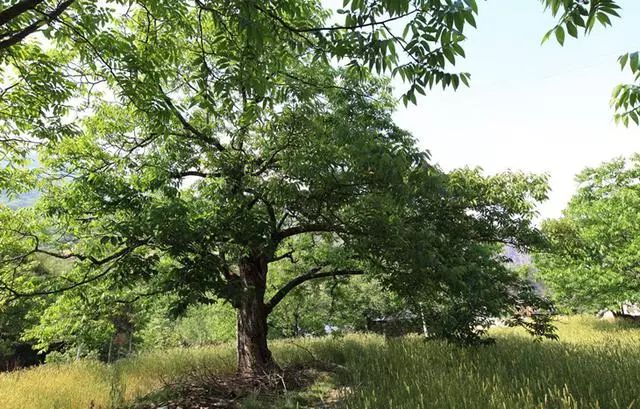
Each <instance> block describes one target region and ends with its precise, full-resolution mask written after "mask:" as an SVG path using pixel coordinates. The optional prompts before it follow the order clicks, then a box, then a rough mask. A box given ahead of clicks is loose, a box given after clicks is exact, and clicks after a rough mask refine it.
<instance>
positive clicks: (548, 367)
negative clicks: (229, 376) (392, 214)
mask: <svg viewBox="0 0 640 409" xmlns="http://www.w3.org/2000/svg"><path fill="white" fill-rule="evenodd" d="M557 326H558V330H559V336H560V338H561V340H560V341H559V342H553V341H543V342H533V341H532V339H531V338H529V337H527V336H526V335H525V334H523V333H521V332H519V331H516V330H511V329H496V330H494V331H493V335H494V336H495V337H496V343H495V344H494V345H489V346H483V347H476V348H460V347H456V346H453V345H449V344H446V343H441V342H425V341H423V340H422V339H420V338H419V337H406V338H404V339H392V340H385V339H384V338H383V337H381V336H378V335H365V334H360V335H358V334H356V335H349V336H346V337H343V338H321V339H296V340H291V341H290V340H281V341H276V342H273V344H272V349H273V351H274V354H275V355H276V357H277V359H278V361H279V362H280V363H281V364H282V365H289V364H304V363H306V364H311V363H312V361H315V360H320V361H324V362H331V363H333V364H337V365H338V366H337V367H339V368H342V369H341V370H338V371H337V372H336V373H335V374H334V376H332V377H331V378H330V379H329V380H327V379H323V380H321V381H319V383H318V384H317V385H312V386H311V387H310V389H312V390H313V389H314V388H315V390H314V391H312V392H314V393H315V394H316V395H319V396H316V397H317V399H316V402H317V404H309V403H304V402H308V401H304V400H300V399H298V397H299V396H300V395H301V394H300V393H297V394H296V396H295V397H293V398H288V397H285V398H283V399H282V400H281V401H278V402H277V403H273V402H271V403H270V404H269V405H267V404H266V403H264V404H261V403H260V402H259V401H251V402H249V401H247V402H246V407H251V408H257V407H267V406H268V407H274V408H275V407H277V408H289V407H290V408H296V407H319V408H321V407H328V406H326V405H323V404H322V400H323V399H322V396H321V395H322V394H331V392H332V390H331V389H333V390H334V391H333V392H335V391H340V392H339V394H338V395H339V397H340V399H337V400H338V401H339V403H337V404H334V403H332V404H333V405H334V406H336V407H340V408H345V409H365V408H366V409H379V408H407V409H409V408H507V409H509V408H523V409H525V408H563V409H564V408H593V409H596V408H602V409H604V408H624V409H629V408H640V349H639V348H638V345H639V344H640V329H635V328H632V327H629V326H628V325H624V324H618V323H608V322H602V321H597V320H596V319H594V318H590V317H572V318H564V319H560V320H559V321H558V322H557ZM233 363H234V357H233V347H232V346H231V345H224V346H216V347H209V348H197V349H182V350H179V349H176V350H171V351H162V352H157V353H152V354H145V355H142V356H139V357H136V358H131V359H128V360H122V361H119V362H118V363H116V364H113V365H110V366H107V365H104V364H100V363H96V362H89V361H80V362H75V363H72V364H54V365H44V366H41V367H37V368H33V369H27V370H21V371H16V372H12V373H5V374H0V407H2V408H3V409H27V408H29V409H45V408H46V409H52V408H59V409H62V408H64V409H67V408H73V409H87V408H90V407H92V405H93V407H94V408H110V407H117V406H123V405H126V404H131V403H132V402H134V401H135V400H136V399H139V398H140V397H142V396H144V395H146V394H148V393H150V392H153V391H155V390H158V389H159V388H161V387H162V385H163V384H164V383H165V382H170V381H171V380H172V379H175V378H179V377H180V376H181V375H184V374H187V373H192V372H193V371H214V372H216V373H220V374H224V373H230V372H232V371H233ZM311 394H312V395H313V393H311ZM333 395H334V397H335V395H336V393H333ZM331 401H332V402H335V401H336V399H332V400H331Z"/></svg>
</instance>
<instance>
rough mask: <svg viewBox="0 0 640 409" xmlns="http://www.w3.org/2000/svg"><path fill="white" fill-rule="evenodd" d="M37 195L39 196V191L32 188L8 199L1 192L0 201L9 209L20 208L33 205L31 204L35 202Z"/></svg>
mask: <svg viewBox="0 0 640 409" xmlns="http://www.w3.org/2000/svg"><path fill="white" fill-rule="evenodd" d="M39 197H40V192H39V191H37V190H32V191H30V192H27V193H23V194H21V195H18V196H17V197H15V198H12V199H9V198H8V197H7V195H5V194H1V195H0V203H2V204H6V205H7V206H9V207H10V208H11V209H20V208H23V207H30V206H33V204H34V203H35V202H36V200H38V198H39Z"/></svg>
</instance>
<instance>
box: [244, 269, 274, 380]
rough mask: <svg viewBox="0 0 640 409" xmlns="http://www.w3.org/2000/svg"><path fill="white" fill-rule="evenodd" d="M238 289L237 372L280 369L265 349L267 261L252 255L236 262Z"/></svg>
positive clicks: (246, 372)
mask: <svg viewBox="0 0 640 409" xmlns="http://www.w3.org/2000/svg"><path fill="white" fill-rule="evenodd" d="M240 281H241V287H240V288H241V290H240V294H239V296H238V305H237V307H238V310H237V358H238V373H240V374H243V375H247V376H256V375H264V374H267V373H272V372H275V371H278V370H279V369H280V368H279V367H278V365H277V364H276V363H275V361H274V360H273V357H272V355H271V351H269V348H268V346H267V315H268V314H267V308H266V306H265V304H264V293H265V289H266V283H267V259H266V257H264V256H252V257H250V258H246V259H244V260H242V262H241V263H240Z"/></svg>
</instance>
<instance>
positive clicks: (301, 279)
mask: <svg viewBox="0 0 640 409" xmlns="http://www.w3.org/2000/svg"><path fill="white" fill-rule="evenodd" d="M321 269H322V267H316V268H312V269H311V270H309V272H308V273H306V274H303V275H301V276H298V277H296V278H294V279H293V280H291V281H289V282H288V283H287V284H285V285H284V287H282V288H280V289H279V290H278V291H277V292H276V293H275V295H274V296H273V297H271V299H270V300H269V302H268V303H267V304H266V305H265V307H266V310H267V314H269V313H270V312H271V311H272V310H273V309H274V308H275V307H276V305H278V304H279V303H280V301H282V299H283V298H284V297H286V295H287V294H289V293H290V292H291V290H293V289H294V288H296V287H297V286H299V285H300V284H302V283H305V282H307V281H309V280H315V279H318V278H326V277H338V276H353V275H363V274H365V272H364V271H362V270H333V271H325V272H321V271H320V270H321Z"/></svg>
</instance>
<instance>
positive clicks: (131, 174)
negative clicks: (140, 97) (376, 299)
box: [3, 65, 546, 374]
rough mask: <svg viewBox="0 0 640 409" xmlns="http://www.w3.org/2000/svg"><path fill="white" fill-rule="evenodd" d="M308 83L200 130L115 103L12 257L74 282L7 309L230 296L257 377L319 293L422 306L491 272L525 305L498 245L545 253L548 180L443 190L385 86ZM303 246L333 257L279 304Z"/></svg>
mask: <svg viewBox="0 0 640 409" xmlns="http://www.w3.org/2000/svg"><path fill="white" fill-rule="evenodd" d="M301 71H302V72H301V73H298V74H297V75H296V77H299V76H302V75H305V76H307V77H311V78H310V80H309V81H307V82H308V83H309V84H310V85H307V86H302V85H299V84H298V83H297V81H296V87H295V88H292V89H294V90H295V92H292V94H291V97H290V99H289V101H287V102H283V103H281V104H280V105H279V106H277V107H273V109H262V110H260V111H257V112H259V113H260V114H259V115H257V114H256V113H255V112H256V111H254V112H253V113H252V114H251V115H257V116H255V117H251V120H249V121H243V120H242V119H241V118H240V119H235V118H234V117H233V111H232V112H230V113H228V114H225V112H227V111H226V110H227V109H228V108H225V110H221V111H218V112H216V111H214V110H211V111H209V109H212V108H211V107H206V108H199V109H198V108H195V109H192V111H191V114H190V116H189V119H187V118H185V116H183V114H180V113H178V111H177V108H175V109H176V111H171V112H170V115H164V116H162V115H158V112H154V113H153V114H152V115H149V114H148V113H146V112H144V111H139V110H138V109H136V107H135V106H134V105H132V104H121V103H116V102H106V101H104V102H102V103H101V104H100V106H99V107H97V108H96V112H95V114H94V115H91V116H89V117H87V118H85V119H84V120H83V121H82V122H81V123H80V124H78V125H79V127H80V128H81V129H82V130H83V132H82V134H81V135H78V136H74V137H69V138H65V139H63V140H62V141H61V142H60V143H58V144H55V145H50V146H49V147H48V149H47V150H46V151H43V152H42V161H43V163H44V164H45V165H46V166H47V173H45V174H43V175H42V176H41V177H42V178H43V179H42V184H41V187H42V189H43V191H44V195H45V197H44V199H43V202H42V203H41V204H40V207H39V208H36V209H35V210H32V209H28V210H23V211H22V212H19V214H15V213H11V214H9V213H6V214H4V220H3V226H4V228H3V233H4V236H3V242H4V243H7V242H11V243H14V247H15V246H23V247H24V250H23V253H24V256H27V257H22V258H16V257H7V258H5V259H4V261H5V263H4V264H5V265H6V266H7V267H9V266H10V265H11V262H14V263H16V262H17V263H20V262H22V261H25V260H28V255H30V254H38V253H43V254H48V255H50V256H53V257H59V258H65V259H74V260H76V268H75V270H73V271H72V272H71V273H69V274H65V275H63V276H57V277H56V276H54V277H51V280H50V281H48V282H47V283H46V287H44V288H40V289H37V290H36V291H33V289H31V290H27V291H25V290H23V289H20V288H19V287H17V288H16V286H14V285H13V283H11V282H8V281H7V280H5V282H4V285H3V287H4V289H5V291H6V292H7V295H8V296H9V297H13V298H20V297H23V296H27V295H30V294H34V293H38V292H43V293H50V292H56V291H64V290H66V289H72V288H76V287H78V286H79V285H83V284H90V283H93V282H96V281H98V280H101V279H105V278H109V280H110V281H111V282H113V283H114V284H113V285H114V286H121V287H122V286H124V287H127V286H128V287H135V286H137V285H139V283H140V282H144V283H145V288H149V287H151V288H153V289H154V290H157V291H166V292H172V293H174V294H177V295H178V296H179V297H180V301H181V302H183V303H184V304H187V303H190V302H196V301H207V300H209V299H210V298H211V297H215V298H223V299H226V300H228V301H229V302H230V303H231V304H232V305H233V306H234V307H236V309H237V311H238V318H237V333H238V365H239V370H240V371H242V372H244V373H252V374H253V373H261V372H264V371H270V370H273V369H275V368H276V365H275V363H274V362H273V360H272V358H271V354H270V352H269V350H268V347H267V317H268V315H269V313H270V312H271V311H272V310H273V309H274V308H276V307H277V305H278V304H279V303H280V301H281V300H282V299H283V298H284V297H285V296H286V295H287V294H288V293H289V292H290V291H291V290H292V289H294V288H296V287H297V286H298V285H301V284H303V283H305V282H306V281H309V280H312V279H319V278H324V277H333V276H343V275H355V274H365V273H366V274H373V275H376V276H377V277H379V278H380V279H381V280H382V282H383V283H385V284H386V285H387V286H388V287H389V288H391V289H393V290H395V291H397V292H398V293H400V294H417V295H418V294H420V292H421V291H422V292H423V293H424V294H428V293H429V292H432V291H438V292H446V290H447V288H453V289H459V288H461V287H465V286H466V285H468V284H472V283H466V282H467V281H468V278H469V277H472V276H473V275H474V274H475V272H477V271H481V272H483V274H488V276H489V277H490V276H493V277H494V279H495V280H494V281H493V283H494V285H493V287H492V288H494V289H497V290H496V291H497V292H498V293H504V294H510V293H509V292H510V291H511V290H512V286H511V284H512V283H514V282H515V281H514V280H513V276H511V275H509V274H507V273H506V268H505V267H504V266H503V265H502V260H500V259H498V258H496V252H495V251H489V250H488V248H487V247H486V246H487V244H490V243H496V242H508V243H513V244H516V245H522V246H527V245H535V244H537V243H538V242H539V236H538V235H537V234H536V232H535V230H533V229H532V227H531V225H530V223H531V218H532V217H533V215H534V214H535V202H536V201H537V200H541V199H543V198H544V195H545V192H546V190H545V189H546V187H545V186H546V185H545V184H544V180H543V179H541V178H536V177H529V176H526V175H511V174H505V175H499V176H495V177H492V178H483V177H481V176H480V175H479V173H478V172H477V171H460V172H456V173H454V174H451V175H445V174H443V173H442V172H441V171H439V170H438V169H437V168H434V167H433V166H431V165H430V164H429V163H428V155H427V154H426V153H424V152H421V151H419V150H418V149H416V148H415V144H414V141H413V139H412V138H411V137H410V135H408V134H407V133H406V132H404V131H402V130H401V129H398V128H397V127H396V126H395V125H394V124H393V122H392V120H391V108H392V107H393V101H392V100H391V98H390V96H389V94H388V92H387V91H385V89H386V86H385V84H384V82H380V81H375V80H373V79H372V80H370V84H369V85H368V86H367V87H364V86H363V85H362V84H361V83H360V82H357V83H359V84H360V85H357V86H356V85H355V84H356V82H352V81H351V80H350V78H349V76H348V74H344V73H342V74H341V73H340V72H335V71H334V70H332V69H327V68H326V67H325V66H324V65H323V66H322V68H321V69H318V68H314V67H308V68H306V67H303V68H301ZM317 83H325V84H326V83H331V84H335V85H334V86H331V87H326V88H322V89H320V88H318V87H317V85H315V84H317ZM346 89H348V90H346ZM354 89H357V90H358V92H353V90H354ZM299 94H300V95H304V94H312V95H313V96H314V97H313V98H298V95H299ZM182 97H185V96H184V95H182ZM244 103H246V104H247V105H245V108H244V109H249V107H251V106H252V105H251V103H250V102H248V101H247V102H244ZM172 106H173V105H172ZM165 109H166V108H165ZM171 109H173V108H171ZM245 115H249V114H246V113H245ZM229 118H234V120H236V121H238V122H233V121H231V120H230V119H229ZM185 128H186V129H185ZM205 129H206V131H205ZM30 214H39V215H42V214H45V215H47V216H48V220H38V219H37V218H36V219H34V220H33V221H30V220H29V215H30ZM301 236H313V237H316V239H317V240H320V241H323V242H325V243H326V245H325V251H323V252H313V253H312V255H313V256H312V257H309V258H306V259H305V260H304V261H305V264H306V265H308V267H309V269H308V270H307V271H306V272H305V273H304V274H301V275H299V276H297V277H295V278H293V279H292V280H291V281H290V282H288V283H286V284H284V285H283V286H282V287H281V288H280V289H278V290H277V291H275V292H274V294H273V296H272V297H271V298H270V299H266V298H265V292H266V291H267V284H268V276H269V274H268V273H269V265H270V264H271V263H273V262H277V261H280V262H281V260H283V259H285V258H287V257H289V256H291V257H301V256H304V254H305V252H304V251H300V252H297V250H298V248H297V244H298V243H299V242H300V241H299V237H301ZM483 249H484V250H483ZM12 253H13V254H15V248H14V251H13V252H12ZM7 277H8V276H7ZM465 283H466V284H465ZM484 285H486V283H485V284H484ZM145 291H146V290H145ZM505 299H506V298H505ZM509 300H510V301H511V302H512V303H511V305H517V302H518V301H517V300H515V299H514V298H513V297H512V298H509ZM505 307H508V305H507V304H505Z"/></svg>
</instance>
